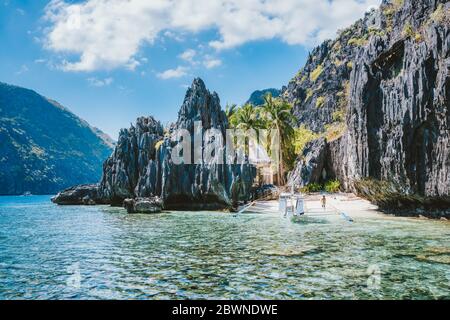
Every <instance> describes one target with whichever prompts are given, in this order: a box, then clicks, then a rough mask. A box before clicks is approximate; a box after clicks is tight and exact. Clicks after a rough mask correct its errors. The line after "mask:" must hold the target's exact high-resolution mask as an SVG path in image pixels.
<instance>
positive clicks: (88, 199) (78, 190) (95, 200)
mask: <svg viewBox="0 0 450 320" xmlns="http://www.w3.org/2000/svg"><path fill="white" fill-rule="evenodd" d="M52 201H53V202H56V203H58V204H60V205H95V204H100V203H101V202H102V201H101V199H100V197H99V192H98V184H85V185H80V186H75V187H72V188H69V189H66V190H64V191H63V192H60V193H58V194H57V195H56V196H54V197H53V198H52Z"/></svg>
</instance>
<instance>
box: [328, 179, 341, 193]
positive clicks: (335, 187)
mask: <svg viewBox="0 0 450 320" xmlns="http://www.w3.org/2000/svg"><path fill="white" fill-rule="evenodd" d="M340 189H341V183H340V182H339V181H338V180H331V181H328V182H327V183H325V191H326V192H329V193H336V192H338V191H339V190H340Z"/></svg>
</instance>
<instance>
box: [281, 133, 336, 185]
mask: <svg viewBox="0 0 450 320" xmlns="http://www.w3.org/2000/svg"><path fill="white" fill-rule="evenodd" d="M327 148H328V146H327V141H326V139H325V138H320V139H317V140H314V141H311V142H309V143H308V144H307V145H306V147H305V149H304V150H303V153H302V154H301V155H300V157H299V159H298V160H297V162H296V165H295V167H294V170H292V172H291V173H290V174H289V179H288V185H291V186H292V185H294V186H297V187H304V186H305V185H307V184H309V183H320V182H323V180H325V179H326V178H327V177H326V175H325V177H323V172H324V170H326V169H325V164H326V162H325V160H326V156H327ZM325 172H326V171H325Z"/></svg>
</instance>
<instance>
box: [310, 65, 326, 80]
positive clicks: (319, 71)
mask: <svg viewBox="0 0 450 320" xmlns="http://www.w3.org/2000/svg"><path fill="white" fill-rule="evenodd" d="M322 72H323V67H322V65H318V66H317V68H316V69H315V70H314V71H313V72H311V74H310V75H309V79H310V80H311V81H312V82H315V81H316V80H317V78H319V76H320V75H321V74H322Z"/></svg>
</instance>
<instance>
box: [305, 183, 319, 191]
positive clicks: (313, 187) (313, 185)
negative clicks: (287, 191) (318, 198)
mask: <svg viewBox="0 0 450 320" xmlns="http://www.w3.org/2000/svg"><path fill="white" fill-rule="evenodd" d="M322 189H323V186H322V185H321V184H320V183H310V184H308V185H306V186H304V187H303V188H301V192H302V193H312V192H320V191H322Z"/></svg>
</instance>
